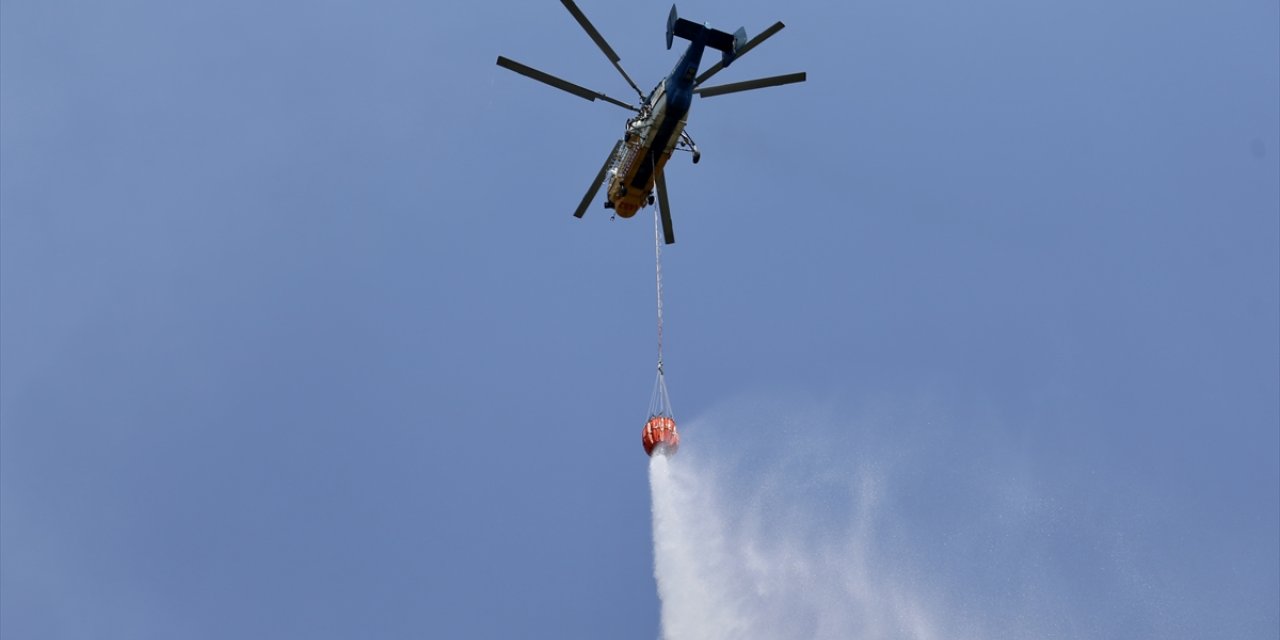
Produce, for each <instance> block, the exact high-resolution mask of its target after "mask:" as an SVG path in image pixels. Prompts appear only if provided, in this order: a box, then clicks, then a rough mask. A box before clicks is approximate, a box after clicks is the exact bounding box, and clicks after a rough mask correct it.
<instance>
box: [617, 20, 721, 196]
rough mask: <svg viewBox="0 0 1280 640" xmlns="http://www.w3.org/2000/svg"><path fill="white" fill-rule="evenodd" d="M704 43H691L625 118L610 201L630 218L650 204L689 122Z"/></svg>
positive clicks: (699, 39)
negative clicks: (634, 111) (633, 113)
mask: <svg viewBox="0 0 1280 640" xmlns="http://www.w3.org/2000/svg"><path fill="white" fill-rule="evenodd" d="M705 49H706V42H705V41H703V39H702V38H698V39H695V40H694V41H692V42H690V43H689V48H688V49H686V50H685V52H684V55H683V56H681V57H680V61H679V62H677V63H676V66H675V68H674V69H672V71H671V74H670V75H668V76H667V77H666V78H665V79H663V81H662V82H660V83H658V86H657V87H655V88H654V90H653V91H652V92H650V93H649V97H648V98H646V99H645V102H644V105H643V106H642V107H641V109H640V113H639V115H637V116H636V117H634V118H632V119H630V120H628V121H627V129H626V133H625V135H624V136H623V140H622V142H623V144H622V146H620V147H618V150H617V152H616V153H615V154H614V155H613V158H612V159H611V160H610V165H609V170H608V173H607V174H606V181H607V184H608V185H609V187H608V190H607V191H606V198H607V200H606V205H605V206H611V207H612V208H613V210H614V211H615V212H616V213H617V214H618V216H620V217H623V218H630V217H631V216H634V215H635V214H636V212H637V211H639V210H640V209H641V208H642V207H644V206H645V204H647V203H648V202H649V198H650V195H651V194H652V193H653V186H654V182H655V181H656V180H657V177H658V174H659V173H661V172H662V170H663V167H665V166H666V164H667V160H669V159H670V158H671V154H672V152H674V151H675V149H676V145H677V144H678V143H679V142H680V136H681V134H682V133H684V127H685V124H686V123H687V122H688V120H689V105H690V104H692V102H693V88H694V77H695V76H697V75H698V65H699V64H700V63H701V62H702V54H703V51H704V50H705Z"/></svg>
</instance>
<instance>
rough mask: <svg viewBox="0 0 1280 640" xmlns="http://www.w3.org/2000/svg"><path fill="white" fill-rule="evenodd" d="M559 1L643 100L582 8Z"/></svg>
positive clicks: (572, 3) (562, 0)
mask: <svg viewBox="0 0 1280 640" xmlns="http://www.w3.org/2000/svg"><path fill="white" fill-rule="evenodd" d="M560 2H561V4H563V5H564V8H566V9H568V10H569V13H571V14H573V19H574V20H577V21H578V24H579V25H582V30H583V31H586V32H587V35H589V36H591V39H592V40H594V41H595V43H596V46H597V47H600V51H602V52H604V55H605V57H606V58H608V59H609V62H612V63H613V68H615V69H617V70H618V73H621V74H622V77H623V78H624V79H625V80H626V81H627V84H629V85H631V88H632V89H635V90H636V95H638V96H640V100H642V101H643V100H644V93H643V92H642V91H640V87H638V86H636V83H635V81H634V80H632V79H631V76H629V75H627V72H626V70H624V69H623V68H622V65H621V64H619V61H621V60H622V59H621V58H619V57H618V54H616V53H614V52H613V47H610V46H609V43H608V42H607V41H606V40H605V39H604V36H602V35H600V32H599V31H596V28H595V26H593V25H592V24H591V21H590V20H587V16H586V14H584V13H582V10H581V9H579V8H578V5H576V4H574V2H573V0H560Z"/></svg>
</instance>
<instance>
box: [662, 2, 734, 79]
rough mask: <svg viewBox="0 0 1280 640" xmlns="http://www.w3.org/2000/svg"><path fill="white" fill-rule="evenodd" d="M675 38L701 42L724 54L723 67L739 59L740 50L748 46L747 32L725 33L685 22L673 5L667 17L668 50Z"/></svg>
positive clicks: (689, 21)
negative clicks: (736, 58)
mask: <svg viewBox="0 0 1280 640" xmlns="http://www.w3.org/2000/svg"><path fill="white" fill-rule="evenodd" d="M673 38H683V39H685V40H688V41H689V42H700V43H702V44H703V45H706V46H708V47H711V48H712V49H715V50H717V51H720V52H721V53H723V54H724V60H723V62H722V63H721V64H722V66H726V67H727V66H729V63H730V62H733V59H734V58H735V57H737V55H738V50H739V49H741V48H742V47H744V46H745V45H746V44H747V30H746V29H738V31H737V32H735V33H725V32H723V31H717V30H715V29H712V28H710V27H707V26H704V25H700V24H698V23H696V22H694V21H692V20H685V19H684V18H681V17H680V16H679V15H677V14H676V6H675V5H674V4H673V5H671V13H670V15H668V16H667V48H668V49H670V48H671V44H672V42H673Z"/></svg>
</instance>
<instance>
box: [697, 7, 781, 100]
mask: <svg viewBox="0 0 1280 640" xmlns="http://www.w3.org/2000/svg"><path fill="white" fill-rule="evenodd" d="M785 26H787V25H785V24H782V23H781V22H775V23H773V26H771V27H769V28H768V29H765V30H764V31H761V32H760V35H757V36H756V37H754V38H752V39H750V40H748V41H747V43H746V44H744V45H742V48H740V49H738V51H737V53H736V54H735V55H734V60H737V59H738V58H741V57H742V56H744V55H746V53H747V52H748V51H750V50H752V49H754V48H755V46H756V45H758V44H760V43H761V42H764V41H765V40H767V39H768V38H769V36H771V35H773V34H775V33H777V32H779V31H782V28H783V27H785ZM723 68H724V63H722V62H717V63H715V65H714V66H712V67H711V68H710V69H707V70H706V71H705V72H703V74H702V75H700V76H698V78H697V79H696V80H694V81H693V86H695V87H696V86H698V85H700V84H702V83H704V82H706V81H707V79H709V78H710V77H711V76H714V75H715V74H717V73H720V70H721V69H723Z"/></svg>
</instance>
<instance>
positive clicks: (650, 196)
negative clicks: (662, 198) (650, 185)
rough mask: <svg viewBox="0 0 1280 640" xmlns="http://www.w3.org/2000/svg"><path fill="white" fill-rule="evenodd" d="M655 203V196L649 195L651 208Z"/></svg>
mask: <svg viewBox="0 0 1280 640" xmlns="http://www.w3.org/2000/svg"><path fill="white" fill-rule="evenodd" d="M653 202H654V200H653V194H652V193H651V194H649V205H650V206H653Z"/></svg>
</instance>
